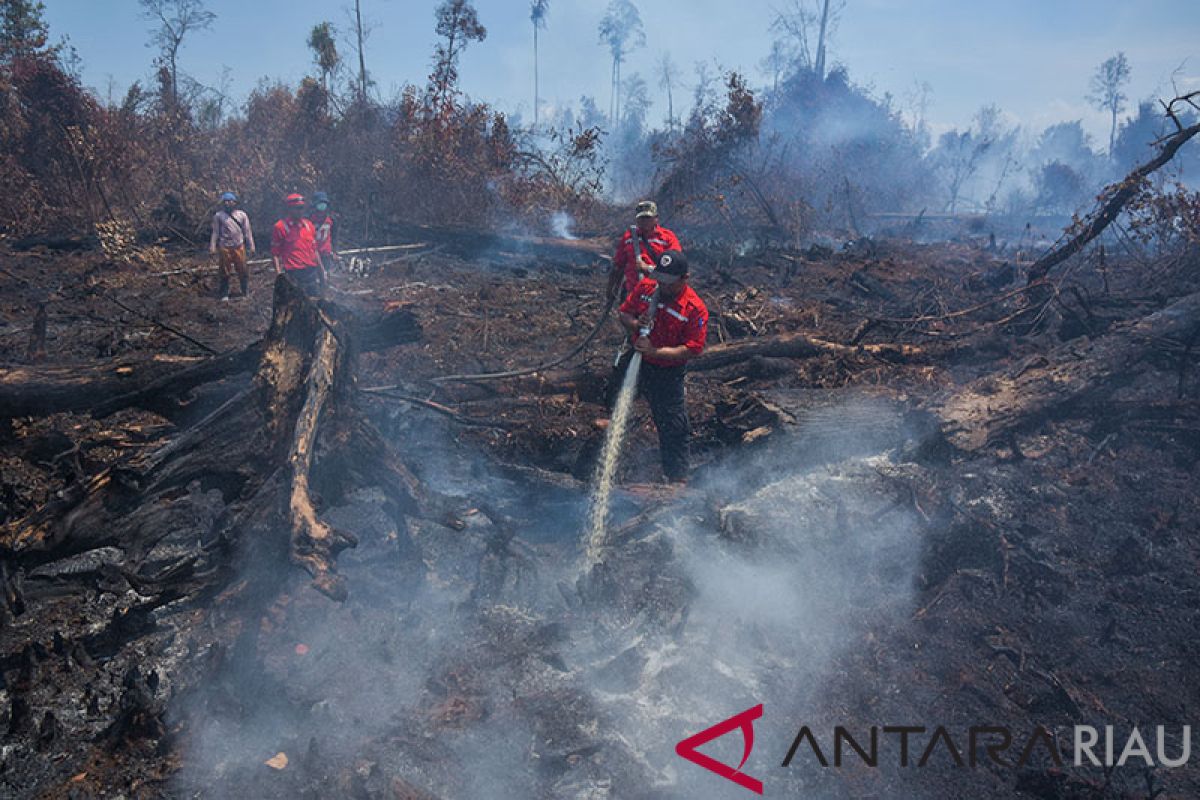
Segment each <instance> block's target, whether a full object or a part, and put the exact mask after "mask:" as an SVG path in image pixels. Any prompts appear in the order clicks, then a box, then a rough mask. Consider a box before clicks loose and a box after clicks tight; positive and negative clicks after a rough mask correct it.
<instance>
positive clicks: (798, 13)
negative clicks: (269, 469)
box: [770, 0, 846, 78]
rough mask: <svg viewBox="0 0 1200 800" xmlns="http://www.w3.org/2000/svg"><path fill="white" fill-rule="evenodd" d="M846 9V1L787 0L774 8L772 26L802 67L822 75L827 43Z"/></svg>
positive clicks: (820, 76)
mask: <svg viewBox="0 0 1200 800" xmlns="http://www.w3.org/2000/svg"><path fill="white" fill-rule="evenodd" d="M845 8H846V0H788V2H787V4H786V5H785V6H783V7H782V8H778V9H775V18H774V19H773V20H772V21H771V28H770V29H771V31H772V32H773V33H775V34H776V35H777V36H780V37H783V39H785V40H786V42H787V45H789V47H787V48H786V49H790V50H791V51H792V53H793V56H794V58H795V61H796V63H797V65H798V66H799V67H800V68H801V69H810V70H812V71H813V72H814V73H815V74H816V75H817V77H819V78H823V77H825V53H826V49H827V44H828V42H829V40H830V39H831V38H832V37H833V33H834V31H835V30H836V29H837V22H838V20H839V19H840V18H841V15H842V11H843V10H845ZM814 39H815V42H814Z"/></svg>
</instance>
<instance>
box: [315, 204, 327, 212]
mask: <svg viewBox="0 0 1200 800" xmlns="http://www.w3.org/2000/svg"><path fill="white" fill-rule="evenodd" d="M327 208H329V206H327V205H325V204H324V203H317V211H324V210H326V209H327Z"/></svg>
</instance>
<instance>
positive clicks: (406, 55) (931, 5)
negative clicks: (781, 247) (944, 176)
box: [44, 0, 1200, 142]
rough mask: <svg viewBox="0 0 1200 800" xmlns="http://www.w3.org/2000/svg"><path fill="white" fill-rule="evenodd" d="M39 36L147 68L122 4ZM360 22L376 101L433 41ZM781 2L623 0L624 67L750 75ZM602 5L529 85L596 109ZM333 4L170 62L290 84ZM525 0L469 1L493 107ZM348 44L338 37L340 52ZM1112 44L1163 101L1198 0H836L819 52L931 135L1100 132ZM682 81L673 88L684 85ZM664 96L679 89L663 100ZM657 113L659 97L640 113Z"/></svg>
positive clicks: (1181, 77) (69, 3)
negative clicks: (955, 131)
mask: <svg viewBox="0 0 1200 800" xmlns="http://www.w3.org/2000/svg"><path fill="white" fill-rule="evenodd" d="M44 2H45V5H46V18H47V21H48V22H49V24H50V26H51V30H52V32H53V34H54V35H55V36H56V37H57V36H62V35H64V34H65V35H67V36H69V38H70V40H71V42H72V44H74V46H75V47H76V49H77V50H78V52H79V54H80V56H81V57H82V59H83V75H84V81H85V83H87V84H88V85H89V86H91V87H93V88H95V89H96V90H97V92H98V93H99V94H100V95H101V96H105V95H107V94H108V92H109V89H110V86H111V87H112V90H113V93H114V94H115V95H117V96H118V97H119V96H120V95H122V94H123V93H124V91H125V89H126V88H127V87H128V85H129V84H130V83H131V82H133V81H134V80H139V79H142V80H145V79H146V78H147V77H148V76H149V75H150V74H151V70H150V66H149V65H150V61H151V59H152V57H153V52H152V51H151V50H150V49H149V48H147V47H146V46H145V42H146V40H147V38H148V36H147V31H146V28H147V23H145V22H144V21H142V20H141V19H139V16H138V14H139V5H138V3H137V2H136V0H44ZM362 2H363V8H364V15H365V17H366V18H367V19H368V20H369V21H370V22H371V23H372V24H373V31H372V33H371V36H370V39H369V40H368V42H367V59H368V69H370V70H371V72H372V74H373V76H374V78H375V80H376V83H377V85H378V87H379V91H380V93H381V94H382V95H383V96H385V97H386V96H389V95H390V94H391V93H392V92H394V91H395V90H397V89H398V88H399V87H401V86H402V85H404V84H405V83H406V82H422V81H423V80H424V78H425V76H426V75H427V73H428V72H429V60H430V53H431V52H432V49H433V44H434V40H435V36H434V32H433V10H434V8H435V7H436V6H437V4H438V3H437V2H436V0H362ZM785 2H786V0H688V2H683V1H682V0H654V1H653V2H650V0H635V3H636V4H637V5H638V6H639V8H640V10H641V13H642V17H643V20H644V22H645V28H646V33H647V39H648V40H649V43H650V46H649V47H647V48H646V49H644V50H641V51H639V52H637V53H635V54H634V55H633V57H632V59H631V62H630V64H629V65H628V66H627V67H626V74H628V73H629V72H631V71H634V70H638V69H641V70H642V71H644V72H645V73H649V72H651V71H652V65H653V62H654V60H655V58H656V55H655V54H656V52H657V51H658V50H666V51H669V52H670V53H671V55H672V56H673V58H674V59H675V61H676V62H677V63H678V64H680V65H681V67H682V69H683V73H684V75H683V81H684V82H685V84H686V83H690V82H691V81H692V71H693V70H692V67H693V65H694V63H695V62H696V61H700V60H707V61H709V62H715V63H717V64H719V65H720V66H722V67H725V68H738V69H742V70H743V71H746V72H747V73H749V74H751V75H752V77H753V79H754V80H755V81H756V82H761V83H765V82H766V77H765V76H764V75H763V74H762V73H761V72H760V71H759V69H758V64H759V62H760V60H761V59H762V56H763V55H764V54H765V52H766V51H767V49H768V48H769V46H770V35H769V33H768V30H767V28H768V25H769V22H770V20H771V18H772V16H773V9H774V8H777V7H780V6H781V5H783V4H784V3H785ZM604 5H605V3H604V2H602V0H551V4H550V16H549V20H548V27H547V29H546V30H545V31H543V33H542V37H541V64H542V69H541V73H542V96H543V98H545V99H547V100H549V101H550V102H555V101H557V102H561V103H573V102H575V101H577V100H578V98H579V97H580V95H583V94H592V95H595V96H596V97H597V99H598V100H599V101H600V106H601V107H602V108H607V97H608V77H609V60H608V55H607V51H606V50H605V49H604V47H603V46H602V45H600V44H599V42H598V40H597V34H596V26H597V23H598V21H599V19H600V17H601V16H602V14H603V11H604ZM346 6H347V4H346V3H345V2H343V0H324V1H323V2H318V1H317V0H253V1H252V2H246V0H242V1H241V2H237V1H236V0H208V2H207V7H208V8H209V9H210V10H212V11H214V12H216V14H217V20H216V22H215V23H214V25H213V27H212V29H211V30H209V31H205V32H202V33H199V34H197V35H195V36H194V37H193V38H192V39H191V40H190V41H189V42H188V43H187V44H186V45H185V48H184V50H183V53H182V56H181V61H180V63H181V67H182V69H183V70H184V71H186V72H187V73H189V74H191V75H193V76H194V77H195V78H197V79H198V80H200V81H201V82H203V83H209V84H214V83H216V82H217V79H218V76H219V75H220V74H221V72H222V68H223V67H226V66H228V67H229V68H230V70H231V73H230V77H231V79H232V81H233V85H232V89H233V92H234V94H235V96H237V97H239V98H243V97H244V96H245V94H246V93H247V92H248V91H249V90H250V89H251V88H252V87H253V86H254V85H255V83H256V82H258V81H259V80H260V79H262V78H265V77H269V78H280V79H283V80H285V81H288V82H292V83H294V82H297V81H299V79H300V78H302V77H303V76H304V75H305V74H307V73H308V72H309V71H311V59H310V54H309V51H308V49H307V47H306V46H305V39H306V38H307V35H308V31H309V30H310V29H311V27H312V26H313V25H314V24H315V23H317V22H319V21H321V20H326V19H327V20H330V21H332V22H333V23H334V24H335V25H337V26H338V27H339V28H341V29H342V30H343V31H345V30H348V28H349V26H348V19H349V17H348V15H347V11H346ZM528 6H529V4H528V2H527V1H526V0H477V2H476V7H477V8H478V10H479V16H480V20H481V21H482V22H483V24H484V25H485V26H487V28H488V38H487V40H486V41H484V42H483V43H479V44H475V43H473V44H472V45H471V47H470V49H469V50H468V51H467V53H466V55H465V56H464V58H463V62H462V64H461V70H460V71H461V74H462V84H463V87H464V89H465V90H466V91H467V92H468V93H469V94H470V95H471V96H472V97H475V98H478V99H482V100H487V101H489V102H493V103H495V104H496V105H498V106H499V107H500V108H502V109H505V110H508V111H514V110H520V111H523V112H524V113H525V114H526V116H528V113H529V110H530V108H531V107H532V94H533V88H532V55H531V37H532V27H531V25H530V22H529V13H528ZM342 49H343V52H344V53H346V54H349V48H348V47H343V48H342ZM1118 50H1123V51H1124V52H1125V53H1126V54H1127V56H1128V58H1129V62H1130V65H1131V67H1132V72H1133V76H1132V81H1131V83H1130V86H1129V90H1128V93H1129V95H1130V96H1131V97H1132V98H1135V99H1139V98H1147V97H1161V96H1170V95H1171V93H1172V81H1174V82H1175V84H1176V85H1177V86H1179V88H1181V89H1200V2H1198V0H1138V1H1137V2H1130V0H1123V1H1122V2H1118V1H1117V0H1086V1H1085V0H1060V1H1059V2H1055V1H1054V0H1040V1H1039V0H1005V2H999V1H998V0H997V1H996V2H969V1H968V0H847V2H846V6H845V10H844V12H843V14H842V19H841V22H840V24H839V26H838V29H837V33H836V37H835V38H834V40H833V43H832V48H831V58H832V59H833V61H835V62H840V63H843V64H845V65H846V66H847V67H848V68H849V70H850V74H851V77H852V78H853V79H854V80H855V81H856V82H858V83H861V84H866V85H868V86H871V87H873V88H874V90H875V91H876V93H877V94H882V93H883V92H885V91H887V92H891V93H892V94H893V95H895V96H896V97H897V99H898V101H899V103H900V104H901V105H904V98H905V97H907V96H910V95H911V94H912V91H913V88H914V86H915V85H916V83H917V82H919V81H923V82H927V83H929V84H930V85H931V86H932V95H931V97H930V105H929V109H928V116H929V120H930V122H931V123H932V125H933V127H934V130H935V131H940V130H944V129H947V128H950V127H954V126H964V125H967V124H969V122H970V119H971V117H972V115H973V114H974V113H975V111H976V110H977V109H978V108H979V107H980V106H981V105H983V104H986V103H996V104H998V105H999V106H1000V107H1001V108H1002V109H1003V110H1004V111H1005V113H1006V115H1007V116H1008V117H1009V119H1010V121H1011V122H1013V123H1020V124H1023V125H1024V126H1026V128H1027V129H1031V130H1040V129H1041V128H1043V127H1045V126H1046V125H1048V124H1050V123H1053V122H1057V121H1061V120H1065V119H1082V120H1083V121H1084V125H1085V127H1086V128H1087V130H1088V131H1089V132H1090V133H1092V135H1093V136H1094V137H1095V139H1096V140H1097V142H1105V141H1106V140H1107V134H1108V124H1107V121H1106V118H1105V115H1104V113H1102V112H1099V111H1097V110H1095V109H1094V108H1091V107H1090V106H1089V104H1088V103H1087V102H1086V101H1085V99H1084V95H1085V94H1086V92H1087V86H1088V80H1089V77H1090V76H1091V74H1092V73H1093V71H1094V70H1095V67H1096V65H1097V64H1099V63H1100V62H1101V61H1103V60H1104V59H1105V58H1107V57H1109V56H1111V55H1113V54H1114V53H1115V52H1117V51H1118ZM685 88H686V87H685ZM676 97H677V99H676V103H677V104H678V103H679V95H678V93H677V95H676ZM665 114H666V99H665V96H664V97H661V98H657V99H656V102H655V104H654V106H653V108H652V109H651V117H652V118H655V119H658V118H662V117H664V116H665Z"/></svg>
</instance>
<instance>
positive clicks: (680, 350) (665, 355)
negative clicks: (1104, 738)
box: [633, 336, 697, 364]
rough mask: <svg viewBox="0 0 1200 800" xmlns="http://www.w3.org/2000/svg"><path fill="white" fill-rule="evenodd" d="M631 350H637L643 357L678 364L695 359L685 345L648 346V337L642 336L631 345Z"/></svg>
mask: <svg viewBox="0 0 1200 800" xmlns="http://www.w3.org/2000/svg"><path fill="white" fill-rule="evenodd" d="M633 349H634V350H637V351H638V352H639V353H641V354H642V355H644V356H650V357H652V358H657V359H661V360H663V361H675V362H677V363H679V364H683V363H686V362H687V361H690V360H691V359H693V358H695V357H696V355H697V353H695V352H694V351H693V350H692V348H690V347H688V346H687V345H686V344H679V345H675V346H674V347H655V346H654V345H652V344H650V337H649V336H642V337H640V338H639V339H638V340H637V341H635V342H634V343H633Z"/></svg>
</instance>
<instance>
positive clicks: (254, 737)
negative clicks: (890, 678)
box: [173, 401, 921, 798]
mask: <svg viewBox="0 0 1200 800" xmlns="http://www.w3.org/2000/svg"><path fill="white" fill-rule="evenodd" d="M835 419H837V420H841V421H842V422H843V425H842V427H843V434H844V435H842V436H840V437H837V440H836V441H835V439H834V438H833V437H831V436H830V435H829V429H828V423H829V422H830V421H831V420H835ZM855 420H858V421H859V423H860V424H858V425H855V424H854V421H855ZM847 421H848V422H847ZM392 433H393V435H395V436H397V437H402V439H403V441H404V442H406V443H407V446H408V447H409V448H411V447H413V443H414V442H417V441H420V442H421V451H422V452H424V453H427V454H428V457H427V458H426V459H425V460H424V462H423V464H422V467H421V469H422V473H423V474H422V475H421V477H422V479H424V480H425V481H426V482H428V483H429V484H431V485H436V486H439V487H440V488H441V490H442V491H445V492H447V493H448V494H451V495H455V496H457V497H459V498H460V499H461V501H462V505H463V509H464V511H465V515H464V518H465V520H466V523H467V525H466V527H465V529H463V530H461V531H457V530H452V529H449V528H445V527H442V526H439V525H436V524H434V523H430V522H414V523H412V524H411V526H410V528H409V530H406V531H396V530H395V529H394V528H393V527H391V526H390V524H389V522H388V519H389V518H388V517H387V516H386V515H384V514H383V513H382V511H381V510H380V507H379V504H380V498H379V497H377V496H375V495H373V494H371V493H361V494H359V495H358V496H356V498H355V500H354V502H353V503H351V504H350V505H348V506H346V507H343V508H338V509H333V510H331V511H330V512H329V514H328V516H329V518H330V520H331V521H333V522H335V523H336V524H338V525H340V526H343V527H346V528H349V529H351V530H354V531H355V532H356V533H357V534H358V536H359V538H360V545H359V547H358V548H357V549H355V550H352V551H347V552H346V553H345V554H344V555H343V557H342V559H341V567H342V570H343V572H344V573H345V575H346V577H347V580H348V582H349V585H350V586H351V587H352V591H351V596H350V599H349V600H348V601H347V602H346V603H344V604H342V605H338V604H334V603H330V602H328V601H327V600H325V599H324V598H322V597H320V596H318V595H316V594H315V593H313V592H311V591H309V590H308V589H307V588H305V587H304V581H303V580H302V579H301V577H300V576H299V575H292V574H289V575H288V576H286V581H287V587H286V589H285V591H284V592H283V594H282V595H281V596H280V597H278V598H277V599H276V600H275V601H274V602H273V603H272V604H271V605H270V606H269V607H268V608H267V609H266V611H265V613H264V614H263V616H262V619H261V620H260V621H259V622H258V623H257V625H258V627H257V629H255V630H252V631H251V630H247V631H246V634H245V636H244V637H243V639H244V642H245V646H244V647H243V648H241V652H237V653H231V654H229V657H228V658H226V659H225V664H224V666H222V667H221V668H220V669H219V670H218V671H217V672H216V677H214V678H213V679H212V680H211V681H209V682H208V683H207V684H206V685H205V686H204V687H203V688H202V689H201V690H200V691H198V692H196V693H194V694H191V695H189V696H188V697H185V698H180V699H179V700H178V702H176V704H175V707H174V714H173V719H174V721H175V723H176V724H179V725H181V726H182V728H181V729H182V730H183V731H184V733H183V736H184V739H185V742H186V749H185V757H184V763H183V769H182V770H181V772H180V773H179V775H178V777H177V780H176V784H175V787H176V789H177V790H178V791H179V792H180V793H181V794H188V795H195V796H204V797H244V796H247V793H248V792H249V793H251V794H253V795H254V796H261V797H283V796H289V797H290V796H303V795H304V794H306V793H309V794H311V793H313V792H315V793H316V794H317V795H319V796H344V795H350V796H355V795H359V796H388V795H387V794H386V793H387V792H389V791H398V789H397V788H396V787H400V786H403V787H408V790H412V791H414V792H416V791H417V790H421V791H426V792H429V793H430V795H431V796H435V797H447V798H450V797H462V798H476V797H478V798H483V797H487V798H508V797H512V798H529V797H696V796H705V797H722V796H726V795H728V796H736V794H737V792H741V791H744V790H740V789H738V788H737V787H735V786H733V785H732V784H727V785H723V784H725V782H724V781H722V779H720V778H718V777H716V776H714V775H712V774H710V773H707V772H704V771H703V770H701V769H699V768H697V767H695V766H694V765H691V764H689V763H687V762H684V761H683V760H681V759H679V758H678V757H677V756H675V754H674V745H675V743H676V742H677V741H679V740H680V739H682V738H684V737H686V736H688V735H690V734H692V733H694V732H696V731H698V730H701V729H703V728H706V727H708V726H709V725H712V724H714V723H715V722H717V721H720V720H721V719H724V718H726V717H728V716H730V715H731V714H733V713H736V712H737V711H740V710H742V709H743V708H746V707H749V706H751V705H754V704H756V703H760V702H761V703H764V704H765V706H766V708H767V709H768V714H767V716H766V718H765V719H764V720H762V721H761V722H760V725H759V727H758V736H759V744H758V746H757V747H756V749H755V751H754V753H753V755H752V758H751V761H750V762H749V763H748V764H747V766H746V770H747V772H750V773H752V774H754V773H755V772H756V771H757V772H758V773H769V772H770V771H771V770H772V768H773V767H775V766H776V765H777V764H778V761H779V758H780V757H781V755H782V754H781V753H776V752H774V749H778V748H779V747H782V746H783V745H785V744H786V742H787V740H788V737H789V736H790V734H789V733H788V732H787V731H788V728H789V727H790V726H791V725H792V722H793V720H795V719H797V718H799V716H798V715H804V714H811V713H814V712H815V711H816V710H818V709H819V708H821V707H823V706H828V705H829V704H830V703H834V702H836V699H834V698H825V697H822V695H821V691H820V688H821V685H822V680H823V678H824V676H825V673H826V670H828V669H829V667H830V665H831V664H832V663H833V661H834V659H835V658H836V656H837V655H838V654H839V653H840V652H841V651H843V650H844V649H846V648H855V647H860V646H862V643H863V642H864V637H867V640H869V637H870V635H871V633H870V632H871V630H872V628H873V626H877V625H880V624H883V625H888V624H892V623H893V622H894V621H895V620H897V619H899V618H901V617H902V616H903V615H904V614H905V612H906V611H908V610H910V609H911V605H912V596H913V583H914V575H915V572H916V570H917V566H918V562H919V559H920V549H921V548H920V539H919V537H918V535H917V532H916V530H917V523H918V520H917V519H916V518H915V516H914V514H913V513H912V512H911V511H910V510H907V509H906V508H905V507H903V506H902V505H899V504H897V503H896V501H895V496H894V492H893V491H892V490H891V488H890V486H889V485H888V479H887V475H888V474H889V472H891V471H895V470H903V469H904V468H905V467H904V466H903V464H902V463H900V462H901V461H902V457H901V454H902V453H903V452H906V451H905V449H904V445H905V442H906V441H909V442H910V443H911V437H912V435H913V434H912V432H911V431H908V430H905V425H904V423H903V419H902V417H901V415H900V412H899V410H898V409H896V408H895V407H892V406H889V405H886V404H882V403H879V402H869V401H856V402H852V403H849V404H845V405H842V406H840V407H826V408H824V409H817V410H814V412H813V414H812V418H811V420H809V421H806V420H805V419H803V418H801V420H800V422H799V424H798V425H797V430H796V431H795V432H794V433H792V434H791V435H789V436H787V437H786V438H785V439H784V440H783V441H780V442H779V443H778V444H777V445H776V446H774V447H772V448H770V449H767V450H764V451H763V452H760V453H758V454H756V455H754V456H752V457H750V456H748V457H743V458H741V459H729V460H728V461H727V462H725V463H718V464H715V465H710V466H709V467H708V468H707V469H706V470H705V471H704V472H703V473H702V475H701V477H700V478H699V479H698V480H697V482H696V484H695V486H694V488H693V490H691V491H690V492H689V493H688V495H687V496H685V497H682V498H679V499H677V500H674V501H671V502H667V503H664V504H662V505H661V507H659V508H656V509H652V510H651V512H650V519H649V520H648V522H647V524H645V525H642V526H640V527H638V528H635V529H634V530H633V532H632V533H629V532H627V533H626V535H625V536H624V537H623V538H619V539H618V540H616V541H615V543H614V546H613V547H612V548H611V551H610V552H609V553H608V555H607V557H606V558H605V560H604V563H603V564H602V565H601V566H600V567H599V568H597V569H595V570H593V571H587V570H585V569H584V568H583V566H582V545H583V542H582V538H583V528H584V526H585V516H586V503H587V498H586V496H585V494H584V493H583V492H582V491H580V488H579V487H570V486H563V487H554V486H551V485H537V484H536V483H533V482H532V481H530V480H529V479H524V480H522V479H518V478H514V477H513V476H512V475H506V474H505V473H504V472H503V471H502V470H499V469H497V468H496V467H495V466H493V465H489V464H485V463H484V462H482V461H481V460H480V459H479V457H478V456H477V455H475V454H474V453H472V452H470V451H469V450H467V449H465V448H463V447H461V446H459V445H457V444H456V443H455V442H454V441H453V440H452V439H451V438H450V437H449V436H448V435H446V434H445V433H444V432H442V431H441V430H440V429H439V428H438V427H437V426H436V424H432V423H430V422H429V421H428V420H427V419H425V418H423V417H421V416H420V415H419V413H417V412H411V411H405V410H402V411H399V412H397V414H396V416H395V417H394V425H393V430H392ZM631 512H632V509H631V508H630V506H629V505H628V503H627V504H625V505H622V506H618V508H617V512H616V514H615V515H614V525H618V526H619V524H620V523H621V522H622V521H623V517H624V518H627V517H628V516H629V514H630V513H631ZM253 568H254V565H249V566H248V567H247V569H253ZM737 739H738V737H737V735H732V736H728V737H724V738H723V739H721V740H718V741H716V742H713V743H712V744H711V745H709V746H708V747H706V748H705V751H706V752H709V753H710V754H712V755H713V756H714V757H716V758H719V759H722V760H725V761H728V762H732V763H737V761H739V760H740V755H741V746H742V745H741V742H740V741H737ZM279 753H284V754H285V755H286V759H287V760H286V766H285V767H284V768H282V769H276V768H272V767H271V766H268V765H267V764H266V763H265V762H267V761H268V760H269V759H272V758H273V757H276V756H277V754H279ZM274 763H275V765H276V767H277V766H279V764H280V763H281V762H280V761H279V760H278V759H277V760H276V761H275V762H274ZM789 779H790V778H789ZM402 796H404V795H402ZM413 796H420V795H417V794H414V795H413Z"/></svg>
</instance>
